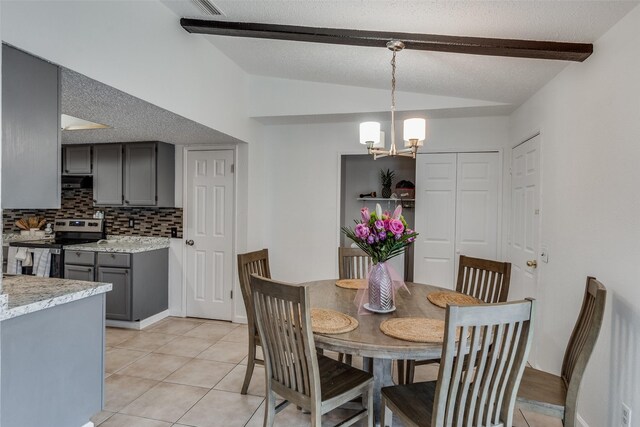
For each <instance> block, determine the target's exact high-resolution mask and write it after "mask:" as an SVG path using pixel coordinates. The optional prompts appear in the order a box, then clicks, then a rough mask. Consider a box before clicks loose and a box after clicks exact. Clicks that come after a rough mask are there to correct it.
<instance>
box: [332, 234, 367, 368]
mask: <svg viewBox="0 0 640 427" xmlns="http://www.w3.org/2000/svg"><path fill="white" fill-rule="evenodd" d="M372 264H373V261H372V260H371V257H370V256H369V255H367V254H366V253H365V251H363V250H362V249H360V248H345V247H339V248H338V277H339V278H340V279H366V278H367V274H368V272H369V269H370V268H371V265H372ZM338 360H339V361H341V362H345V363H348V364H349V365H351V363H352V362H353V356H352V355H351V354H344V353H340V354H339V355H338Z"/></svg>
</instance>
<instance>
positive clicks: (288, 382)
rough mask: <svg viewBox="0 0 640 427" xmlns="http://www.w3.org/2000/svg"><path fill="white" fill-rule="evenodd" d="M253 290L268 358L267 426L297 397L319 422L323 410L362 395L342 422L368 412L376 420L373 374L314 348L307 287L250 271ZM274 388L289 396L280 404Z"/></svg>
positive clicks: (316, 423)
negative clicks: (329, 356)
mask: <svg viewBox="0 0 640 427" xmlns="http://www.w3.org/2000/svg"><path fill="white" fill-rule="evenodd" d="M251 292H252V298H253V307H254V310H255V313H254V315H255V321H256V324H257V325H258V331H259V333H260V339H261V342H262V349H263V353H264V360H265V379H266V381H265V383H266V404H265V415H264V426H265V427H269V426H273V423H274V418H275V415H276V414H277V413H278V412H280V411H281V410H282V409H283V408H284V407H285V406H286V405H288V404H289V403H294V404H296V405H297V406H298V407H301V408H302V409H305V410H307V411H310V412H311V425H312V426H313V427H320V426H321V419H322V415H323V414H325V413H327V412H329V411H331V410H333V409H335V408H338V407H339V406H341V405H344V404H345V403H347V402H350V401H351V400H354V399H357V398H358V397H361V398H362V408H361V409H360V410H358V412H356V413H355V414H353V415H351V416H350V417H348V418H347V419H345V420H344V421H342V422H341V423H340V424H339V425H340V426H345V427H346V426H349V425H352V424H354V423H355V422H357V421H359V420H361V419H364V418H366V419H367V425H368V426H372V425H373V376H372V375H371V374H369V373H367V372H364V371H361V370H359V369H356V368H354V367H352V366H349V365H347V364H345V363H341V362H339V361H337V360H333V359H330V358H328V357H326V356H323V355H321V354H318V353H317V352H316V349H315V344H314V338H313V332H312V329H311V313H310V307H309V289H308V287H307V286H301V285H291V284H287V283H282V282H276V281H274V280H270V279H267V278H264V277H260V276H258V275H256V274H252V275H251ZM276 394H277V395H279V396H281V397H283V398H284V399H285V401H284V402H282V403H281V404H279V405H277V406H276Z"/></svg>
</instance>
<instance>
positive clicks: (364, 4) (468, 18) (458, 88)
mask: <svg viewBox="0 0 640 427" xmlns="http://www.w3.org/2000/svg"><path fill="white" fill-rule="evenodd" d="M162 1H163V3H165V4H166V5H167V6H168V7H169V8H170V9H171V10H173V11H174V12H175V13H176V15H177V16H185V17H201V18H202V17H203V16H202V15H201V14H199V13H198V11H197V9H195V7H194V6H193V5H192V4H191V3H190V2H189V1H188V0H162ZM213 3H214V4H215V5H216V6H217V7H218V8H219V9H221V10H222V12H223V13H224V14H225V16H224V17H222V18H220V19H225V20H230V21H246V22H265V23H274V24H289V25H303V26H318V27H335V28H354V29H366V30H380V31H403V32H416V33H430V34H445V35H464V36H477V37H499V38H520V39H532V40H553V41H569V42H571V41H573V42H593V41H595V40H596V39H597V38H598V37H600V36H601V35H602V34H604V33H605V32H606V31H607V30H608V29H609V28H610V27H611V26H612V25H614V24H615V23H616V22H617V21H619V20H620V19H621V18H622V17H623V16H624V15H625V14H626V13H627V12H629V10H631V9H632V8H633V7H635V6H636V5H637V4H638V2H636V1H633V2H631V1H473V2H472V1H447V2H443V1H439V2H435V1H371V0H358V1H355V0H340V1H320V0H288V1H287V0H259V1H237V0H213ZM204 37H207V38H208V39H209V40H210V41H211V43H212V44H214V45H215V46H216V47H217V48H219V49H220V50H221V51H222V52H224V53H225V54H226V55H227V56H228V57H229V58H231V59H232V60H233V61H235V62H236V63H237V64H238V65H239V66H241V67H242V68H243V69H244V70H245V71H247V72H248V73H250V74H256V75H265V76H273V77H281V78H290V79H297V80H311V81H319V82H328V83H338V84H346V85H354V86H364V87H374V88H387V87H388V86H389V74H390V67H389V64H388V62H389V60H390V53H389V52H388V51H387V50H386V49H379V48H365V47H351V46H335V45H324V44H314V43H301V42H289V41H278V40H257V39H242V38H232V37H220V36H204ZM595 54H596V55H597V51H596V52H595ZM567 64H568V63H566V62H555V61H547V60H533V59H517V58H499V57H487V56H473V55H461V54H450V53H437V52H418V51H404V52H401V53H400V54H399V56H398V89H399V90H403V91H413V92H422V93H431V94H436V95H446V96H456V97H464V98H474V99H483V100H490V101H497V102H507V103H513V104H520V103H522V102H523V101H525V100H526V99H527V98H528V97H530V96H531V95H532V94H533V93H534V92H535V91H537V90H538V89H539V88H540V87H542V86H543V85H544V84H545V83H546V82H548V81H549V80H550V79H551V78H553V77H554V76H555V75H556V74H557V73H558V72H559V71H561V70H562V69H563V68H564V67H565V66H566V65H567Z"/></svg>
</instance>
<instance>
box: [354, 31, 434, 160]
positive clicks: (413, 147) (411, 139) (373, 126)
mask: <svg viewBox="0 0 640 427" xmlns="http://www.w3.org/2000/svg"><path fill="white" fill-rule="evenodd" d="M387 48H388V49H389V50H390V51H392V52H393V57H392V58H391V145H390V147H389V149H388V150H387V149H386V147H385V144H384V133H382V132H380V123H379V122H363V123H360V144H363V145H366V146H367V151H368V152H369V154H372V155H373V158H374V159H378V158H380V157H394V156H404V157H411V158H413V159H415V158H416V153H417V152H418V147H422V145H423V143H424V139H425V136H426V121H425V119H420V118H415V119H407V120H405V121H404V135H403V139H404V148H402V149H398V148H397V147H396V53H397V52H399V51H401V50H402V49H404V43H402V42H401V41H399V40H392V41H390V42H388V43H387Z"/></svg>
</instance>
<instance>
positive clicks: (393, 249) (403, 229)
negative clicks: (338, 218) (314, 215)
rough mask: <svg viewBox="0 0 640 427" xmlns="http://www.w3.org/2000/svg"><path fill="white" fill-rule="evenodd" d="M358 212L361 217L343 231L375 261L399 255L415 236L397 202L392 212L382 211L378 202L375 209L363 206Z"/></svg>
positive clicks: (375, 262)
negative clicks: (372, 210)
mask: <svg viewBox="0 0 640 427" xmlns="http://www.w3.org/2000/svg"><path fill="white" fill-rule="evenodd" d="M360 213H361V214H362V220H361V221H357V220H356V221H355V222H356V226H355V228H354V229H352V228H350V227H342V232H343V233H344V234H345V235H346V236H347V237H348V238H350V239H351V240H353V241H354V242H355V243H356V245H358V247H359V248H360V249H362V250H363V251H364V252H365V253H366V254H367V255H369V256H370V257H371V259H372V261H373V263H374V264H378V263H380V262H385V261H387V260H389V259H391V258H393V257H396V256H398V255H400V254H401V253H403V252H404V249H405V248H406V247H407V246H409V245H410V244H411V243H413V242H414V241H415V239H416V236H417V235H418V233H416V232H415V231H413V230H412V229H410V228H409V226H408V225H407V222H406V221H405V220H404V217H403V216H402V206H400V205H398V207H396V209H395V211H394V212H393V214H391V213H389V212H384V213H383V212H382V208H381V207H380V205H379V204H378V205H376V210H375V212H369V209H367V208H362V209H361V211H360Z"/></svg>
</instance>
